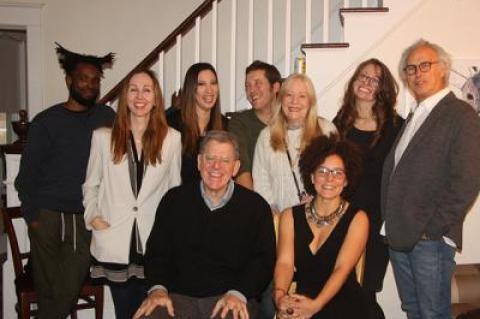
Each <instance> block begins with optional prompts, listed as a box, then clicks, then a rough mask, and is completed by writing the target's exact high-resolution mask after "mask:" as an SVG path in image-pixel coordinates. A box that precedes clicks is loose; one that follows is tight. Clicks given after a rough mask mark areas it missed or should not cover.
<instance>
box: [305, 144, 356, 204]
mask: <svg viewBox="0 0 480 319" xmlns="http://www.w3.org/2000/svg"><path fill="white" fill-rule="evenodd" d="M331 155H337V156H339V157H340V158H341V159H342V161H343V165H344V166H345V174H346V177H347V182H348V184H347V186H346V187H345V188H344V189H343V192H342V196H343V197H344V198H346V199H348V198H349V197H350V196H351V195H352V190H353V189H355V188H356V185H357V183H358V181H359V179H360V175H361V174H362V156H361V152H360V150H359V148H358V146H356V145H355V144H353V143H351V142H349V141H345V140H340V139H339V138H338V136H336V135H333V136H324V135H322V136H319V137H316V138H314V139H313V140H312V141H311V142H310V144H309V145H308V146H307V148H306V149H305V150H304V151H303V153H302V155H301V156H300V162H299V168H300V174H301V177H302V181H303V185H304V187H305V191H306V192H307V193H309V194H310V195H316V194H317V192H316V190H315V186H314V185H313V184H312V179H311V175H312V174H313V173H314V172H315V170H317V168H318V167H319V166H320V165H321V164H322V163H323V162H324V161H325V159H326V158H327V157H328V156H331Z"/></svg>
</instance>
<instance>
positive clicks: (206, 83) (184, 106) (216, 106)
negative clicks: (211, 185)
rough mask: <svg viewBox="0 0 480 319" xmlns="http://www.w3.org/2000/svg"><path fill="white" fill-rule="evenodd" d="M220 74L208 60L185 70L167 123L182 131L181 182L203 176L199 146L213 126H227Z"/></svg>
mask: <svg viewBox="0 0 480 319" xmlns="http://www.w3.org/2000/svg"><path fill="white" fill-rule="evenodd" d="M220 111H221V107H220V96H219V87H218V78H217V72H216V71H215V68H214V67H213V66H212V65H211V64H209V63H195V64H193V65H192V66H191V67H190V68H189V69H188V70H187V73H186V74H185V80H184V82H183V87H182V91H181V95H180V103H179V108H178V109H175V110H174V111H171V112H169V114H168V116H167V122H168V125H169V126H171V127H173V128H174V129H176V130H177V131H180V133H181V135H182V173H181V175H182V184H184V183H188V182H190V181H196V180H200V174H199V173H198V169H197V155H198V147H199V145H200V141H201V139H202V137H203V136H204V135H205V133H206V132H207V131H210V130H225V129H226V127H227V125H226V124H227V122H226V118H225V117H224V116H223V115H222V113H221V112H220Z"/></svg>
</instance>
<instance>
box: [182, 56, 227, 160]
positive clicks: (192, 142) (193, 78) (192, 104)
mask: <svg viewBox="0 0 480 319" xmlns="http://www.w3.org/2000/svg"><path fill="white" fill-rule="evenodd" d="M205 70H210V71H212V73H213V74H214V75H215V78H216V79H217V82H218V76H217V72H216V71H215V68H214V67H213V66H212V65H211V64H210V63H195V64H193V65H192V66H191V67H190V68H189V69H188V70H187V73H186V74H185V81H184V82H183V88H182V96H181V98H180V112H181V115H182V122H183V130H184V132H182V133H183V134H182V152H183V153H190V154H195V153H196V152H197V148H198V141H199V139H200V128H199V125H198V116H197V111H196V109H195V108H196V100H195V94H196V92H197V86H198V75H199V74H200V72H202V71H205ZM220 111H221V109H220V94H219V95H218V96H217V101H216V102H215V105H214V107H213V109H212V110H211V112H210V122H209V124H208V129H212V130H223V129H224V127H223V119H222V114H221V112H220Z"/></svg>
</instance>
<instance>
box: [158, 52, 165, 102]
mask: <svg viewBox="0 0 480 319" xmlns="http://www.w3.org/2000/svg"><path fill="white" fill-rule="evenodd" d="M164 60H165V52H164V51H160V53H159V54H158V83H160V86H161V87H162V91H163V94H164V95H165V82H164V81H165V77H164V76H163V72H164V62H165V61H164Z"/></svg>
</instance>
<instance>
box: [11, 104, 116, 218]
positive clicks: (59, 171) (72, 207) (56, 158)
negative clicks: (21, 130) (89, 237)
mask: <svg viewBox="0 0 480 319" xmlns="http://www.w3.org/2000/svg"><path fill="white" fill-rule="evenodd" d="M114 117H115V112H114V111H113V110H112V109H111V108H110V107H108V106H104V105H97V106H95V107H92V108H90V109H89V110H87V111H85V112H72V111H69V110H68V109H66V108H65V107H64V106H63V103H61V104H57V105H54V106H52V107H50V108H48V109H46V110H44V111H42V112H41V113H39V114H38V115H37V116H35V118H34V119H33V121H32V123H31V125H30V127H29V131H28V138H27V144H26V146H25V148H24V150H23V154H22V159H21V162H20V171H19V173H18V176H17V179H16V180H15V187H16V188H17V191H18V196H19V198H20V200H21V202H22V213H23V216H24V218H25V220H26V221H27V222H30V221H33V220H35V219H36V216H37V214H38V209H40V208H46V209H52V210H59V211H65V212H74V213H81V212H83V205H82V184H83V182H84V180H85V173H86V169H87V163H88V157H89V154H90V142H91V139H92V131H93V130H94V129H96V128H98V127H101V126H111V124H112V122H113V119H114Z"/></svg>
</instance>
